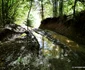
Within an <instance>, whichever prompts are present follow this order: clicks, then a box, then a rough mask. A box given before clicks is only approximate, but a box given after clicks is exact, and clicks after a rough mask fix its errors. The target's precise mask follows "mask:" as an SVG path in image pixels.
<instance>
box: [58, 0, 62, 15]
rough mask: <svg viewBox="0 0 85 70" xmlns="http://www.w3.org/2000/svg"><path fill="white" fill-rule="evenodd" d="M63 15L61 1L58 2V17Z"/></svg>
mask: <svg viewBox="0 0 85 70" xmlns="http://www.w3.org/2000/svg"><path fill="white" fill-rule="evenodd" d="M62 15H63V0H59V16H61V17H62Z"/></svg>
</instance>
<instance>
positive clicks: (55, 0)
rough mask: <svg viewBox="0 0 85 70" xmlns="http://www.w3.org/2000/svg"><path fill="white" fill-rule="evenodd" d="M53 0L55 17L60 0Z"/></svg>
mask: <svg viewBox="0 0 85 70" xmlns="http://www.w3.org/2000/svg"><path fill="white" fill-rule="evenodd" d="M52 2H53V17H56V16H57V7H58V0H52Z"/></svg>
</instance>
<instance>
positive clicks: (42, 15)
mask: <svg viewBox="0 0 85 70" xmlns="http://www.w3.org/2000/svg"><path fill="white" fill-rule="evenodd" d="M43 9H44V6H43V0H41V18H42V19H44V10H43Z"/></svg>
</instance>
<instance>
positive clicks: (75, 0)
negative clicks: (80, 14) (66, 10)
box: [73, 0, 77, 17]
mask: <svg viewBox="0 0 85 70" xmlns="http://www.w3.org/2000/svg"><path fill="white" fill-rule="evenodd" d="M76 3H77V0H74V7H73V17H75V12H76V10H75V8H76Z"/></svg>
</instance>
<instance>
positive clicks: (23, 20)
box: [0, 0, 85, 27]
mask: <svg viewBox="0 0 85 70" xmlns="http://www.w3.org/2000/svg"><path fill="white" fill-rule="evenodd" d="M84 6H85V1H84V0H1V1H0V18H1V19H0V23H1V26H4V25H6V24H10V23H12V24H13V23H16V24H27V23H28V25H30V23H31V26H35V27H39V25H40V21H41V20H42V19H45V18H47V17H58V16H62V15H73V14H75V13H78V12H80V11H82V10H85V7H84ZM29 20H30V23H29Z"/></svg>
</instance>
